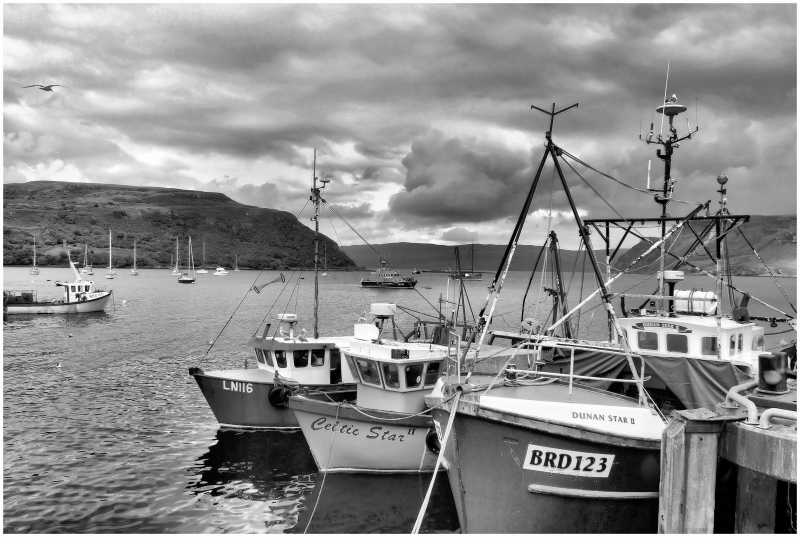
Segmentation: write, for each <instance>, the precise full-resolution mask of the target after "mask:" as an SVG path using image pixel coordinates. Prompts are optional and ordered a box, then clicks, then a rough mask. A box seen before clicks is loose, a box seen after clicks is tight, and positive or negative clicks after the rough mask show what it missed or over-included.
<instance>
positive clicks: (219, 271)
mask: <svg viewBox="0 0 800 537" xmlns="http://www.w3.org/2000/svg"><path fill="white" fill-rule="evenodd" d="M227 275H228V271H227V270H225V267H217V270H215V271H214V276H227Z"/></svg>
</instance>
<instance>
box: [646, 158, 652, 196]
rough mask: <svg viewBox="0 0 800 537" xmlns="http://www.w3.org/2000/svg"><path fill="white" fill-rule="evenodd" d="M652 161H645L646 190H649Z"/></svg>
mask: <svg viewBox="0 0 800 537" xmlns="http://www.w3.org/2000/svg"><path fill="white" fill-rule="evenodd" d="M652 162H653V161H652V160H648V161H647V190H650V164H651V163H652Z"/></svg>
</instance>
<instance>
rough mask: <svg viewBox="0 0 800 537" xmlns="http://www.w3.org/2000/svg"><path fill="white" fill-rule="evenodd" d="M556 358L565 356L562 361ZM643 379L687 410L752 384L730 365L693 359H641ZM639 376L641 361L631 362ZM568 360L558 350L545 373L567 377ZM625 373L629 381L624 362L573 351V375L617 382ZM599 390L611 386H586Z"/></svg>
mask: <svg viewBox="0 0 800 537" xmlns="http://www.w3.org/2000/svg"><path fill="white" fill-rule="evenodd" d="M551 353H552V351H551ZM559 355H566V356H564V357H563V358H562V357H560V356H559ZM642 358H643V359H644V361H645V365H646V368H645V373H644V374H645V376H653V377H656V378H658V379H660V380H661V381H662V382H663V383H664V384H665V385H666V386H667V388H668V389H669V391H670V392H672V394H673V395H674V397H675V398H676V399H677V400H679V401H680V402H681V403H682V404H683V406H685V407H686V408H687V409H694V408H701V407H703V408H708V409H709V410H713V408H714V406H715V405H717V404H719V403H722V402H724V401H725V396H726V394H727V393H728V390H730V389H731V388H733V387H734V386H738V385H739V384H743V383H745V382H748V381H750V380H752V379H751V378H750V377H749V376H747V375H746V374H745V373H743V372H742V371H741V370H740V369H739V368H737V367H736V366H735V365H733V364H732V363H730V362H726V361H717V360H698V359H695V358H685V357H670V358H659V357H656V356H643V357H642ZM633 360H634V365H635V367H636V368H637V371H638V372H639V373H641V369H640V368H641V361H640V360H639V359H638V358H634V359H633ZM569 368H570V356H569V351H568V350H567V349H558V350H557V355H556V356H555V359H554V361H552V362H550V363H549V364H547V365H546V366H544V370H545V371H549V372H555V373H569ZM624 373H627V375H625V376H627V377H630V370H629V368H628V362H627V359H626V358H625V357H624V356H620V355H616V354H608V353H606V352H603V351H602V350H594V349H576V350H575V365H574V368H573V374H575V375H585V376H590V377H609V378H619V377H621V376H622V375H623V374H624ZM589 384H592V385H594V386H596V387H598V388H603V389H608V387H609V386H610V385H611V382H602V383H600V382H589Z"/></svg>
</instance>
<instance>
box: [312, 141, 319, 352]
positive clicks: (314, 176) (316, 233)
mask: <svg viewBox="0 0 800 537" xmlns="http://www.w3.org/2000/svg"><path fill="white" fill-rule="evenodd" d="M311 177H312V185H311V192H312V194H313V200H314V337H315V338H318V337H319V315H318V313H319V189H318V188H317V150H316V149H314V164H313V168H312V172H311Z"/></svg>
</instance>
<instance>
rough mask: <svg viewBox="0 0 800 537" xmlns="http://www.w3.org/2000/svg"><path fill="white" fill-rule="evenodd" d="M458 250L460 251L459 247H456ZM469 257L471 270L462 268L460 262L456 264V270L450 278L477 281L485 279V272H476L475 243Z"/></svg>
mask: <svg viewBox="0 0 800 537" xmlns="http://www.w3.org/2000/svg"><path fill="white" fill-rule="evenodd" d="M456 251H458V248H456ZM469 258H470V270H469V272H466V271H463V270H461V265H460V263H459V264H458V265H457V266H456V270H455V272H453V273H451V274H450V278H452V279H454V280H464V281H475V282H479V281H481V280H482V279H483V274H482V273H480V272H475V245H474V244H473V245H472V248H471V249H470V256H469ZM456 259H458V256H457V255H456Z"/></svg>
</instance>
